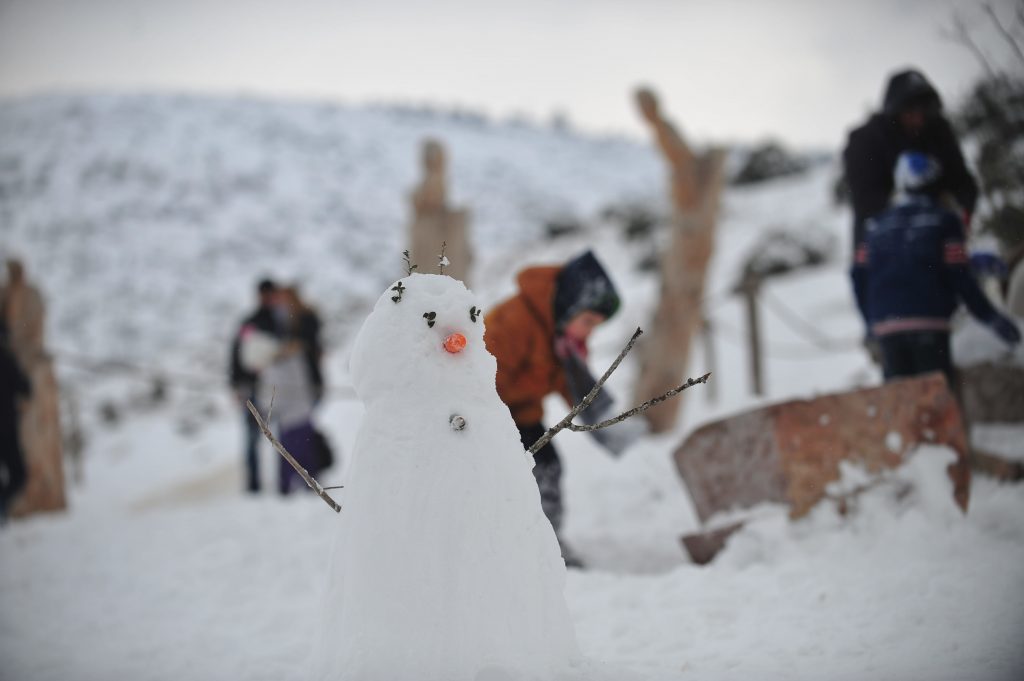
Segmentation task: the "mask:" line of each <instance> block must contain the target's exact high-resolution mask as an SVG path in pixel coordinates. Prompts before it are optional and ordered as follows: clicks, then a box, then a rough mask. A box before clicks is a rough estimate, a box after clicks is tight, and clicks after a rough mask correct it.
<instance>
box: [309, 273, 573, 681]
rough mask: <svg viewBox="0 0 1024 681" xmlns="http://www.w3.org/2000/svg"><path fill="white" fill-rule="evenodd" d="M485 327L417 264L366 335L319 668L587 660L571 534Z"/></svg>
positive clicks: (512, 674) (425, 669)
mask: <svg viewBox="0 0 1024 681" xmlns="http://www.w3.org/2000/svg"><path fill="white" fill-rule="evenodd" d="M483 331H484V330H483V319H482V315H481V311H480V309H479V307H478V306H477V304H476V302H475V301H474V300H473V296H472V294H471V293H470V292H469V291H468V290H467V289H466V288H465V287H464V286H463V285H462V283H461V282H459V281H456V280H454V279H452V278H450V277H446V276H441V275H431V274H411V275H410V276H408V277H406V278H404V279H402V280H401V281H399V282H397V283H396V284H395V285H394V286H393V287H392V288H391V289H389V290H388V291H387V292H385V294H384V295H383V296H381V298H380V300H378V301H377V304H376V306H375V307H374V309H373V311H372V312H371V313H370V316H369V317H368V318H367V320H366V322H365V324H364V325H363V327H362V329H361V330H360V332H359V334H358V336H357V338H356V340H355V343H354V345H353V349H352V355H351V361H350V371H351V376H352V383H353V387H354V388H355V390H356V392H357V393H358V395H359V397H360V399H361V400H362V401H363V403H364V406H365V408H366V412H365V415H364V417H363V420H362V423H361V424H360V428H359V433H358V435H357V437H356V442H355V446H354V448H353V453H352V459H351V462H350V464H349V467H348V469H347V470H346V480H345V497H344V500H343V501H344V507H345V510H344V512H342V513H341V514H340V515H339V516H338V517H337V522H338V525H337V532H338V539H337V543H336V548H335V554H334V560H333V561H332V567H331V587H330V590H329V592H328V594H327V598H326V600H325V603H326V607H327V608H328V620H327V622H326V623H325V624H326V626H325V627H323V631H324V640H323V644H322V645H321V646H320V649H319V651H318V652H317V655H316V663H317V673H318V676H317V678H324V679H369V678H382V679H383V678H386V679H392V680H394V681H401V680H403V679H409V680H411V679H417V680H422V679H428V678H429V679H435V678H436V679H442V678H443V679H446V680H447V681H475V680H476V679H479V678H544V679H548V678H556V677H559V676H560V675H561V674H563V673H564V672H566V670H567V669H568V668H569V667H570V665H571V662H572V661H573V660H574V659H575V658H577V657H578V655H579V653H578V649H577V647H576V641H575V633H574V631H573V627H572V622H571V620H570V619H569V615H568V611H567V608H566V605H565V596H564V585H565V566H564V563H563V562H562V558H561V554H560V551H559V548H558V542H557V540H556V539H555V535H554V532H553V530H552V529H551V524H550V523H549V522H548V521H547V519H546V518H545V517H544V514H543V512H542V511H541V506H540V497H539V494H538V491H537V484H536V482H535V480H534V478H533V474H532V471H531V469H532V466H533V461H532V459H531V458H530V457H529V456H528V455H527V454H526V453H525V452H524V451H523V447H522V444H521V443H520V440H519V431H518V430H517V429H516V427H515V424H514V423H513V421H512V417H511V415H510V414H509V411H508V408H507V407H506V406H505V405H504V404H503V403H502V402H501V400H500V398H499V397H498V395H497V392H496V390H495V387H494V375H495V370H496V364H495V360H494V358H493V357H492V356H491V355H490V354H489V353H488V352H487V350H486V348H485V346H484V340H483ZM470 422H472V427H469V425H468V424H469V423H470Z"/></svg>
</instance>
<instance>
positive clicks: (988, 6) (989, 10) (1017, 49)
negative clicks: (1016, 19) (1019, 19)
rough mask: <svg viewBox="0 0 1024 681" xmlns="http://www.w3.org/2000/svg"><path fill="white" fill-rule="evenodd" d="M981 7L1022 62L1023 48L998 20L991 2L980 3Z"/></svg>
mask: <svg viewBox="0 0 1024 681" xmlns="http://www.w3.org/2000/svg"><path fill="white" fill-rule="evenodd" d="M982 8H983V9H984V10H985V13H986V14H988V16H989V18H990V19H991V20H992V23H993V25H995V27H996V30H997V31H999V33H1000V34H1001V35H1002V36H1003V38H1004V39H1005V40H1006V42H1007V43H1009V45H1010V47H1011V48H1013V51H1014V52H1016V53H1017V58H1018V59H1020V60H1021V61H1022V62H1024V48H1022V47H1021V46H1020V43H1018V42H1017V39H1016V38H1015V37H1014V36H1013V34H1012V33H1010V30H1009V29H1008V28H1007V27H1006V26H1005V25H1004V24H1003V22H1002V21H1000V19H999V15H998V14H996V11H995V9H994V8H993V7H992V3H989V2H986V3H985V4H984V5H982Z"/></svg>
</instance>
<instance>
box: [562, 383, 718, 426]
mask: <svg viewBox="0 0 1024 681" xmlns="http://www.w3.org/2000/svg"><path fill="white" fill-rule="evenodd" d="M709 378H711V372H710V371H709V372H708V373H706V374H704V375H703V376H701V377H700V378H688V379H686V382H685V383H683V384H682V385H681V386H679V387H678V388H672V390H669V391H668V392H666V393H665V394H663V395H659V396H658V397H652V398H651V399H649V400H647V401H646V402H644V403H643V404H640V405H637V406H635V407H633V408H632V409H630V410H629V411H624V412H622V413H621V414H619V415H618V416H616V417H615V418H610V419H607V420H605V421H601V422H600V423H595V424H593V425H583V426H578V425H576V424H575V423H569V424H568V425H566V428H568V429H569V430H571V431H573V432H574V433H587V432H590V431H592V430H600V429H601V428H607V427H609V426H614V425H615V424H616V423H621V422H623V421H625V420H626V419H628V418H630V417H631V416H636V415H637V414H642V413H644V412H645V411H647V410H648V409H650V408H651V407H653V406H654V405H656V404H659V403H661V402H664V401H665V400H667V399H669V398H671V397H675V396H676V395H678V394H679V393H681V392H683V391H684V390H686V389H687V388H692V387H693V386H695V385H697V384H698V383H707V382H708V379H709Z"/></svg>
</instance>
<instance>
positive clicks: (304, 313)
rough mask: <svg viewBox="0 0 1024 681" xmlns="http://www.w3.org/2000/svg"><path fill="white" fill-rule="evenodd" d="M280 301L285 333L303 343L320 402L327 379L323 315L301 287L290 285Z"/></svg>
mask: <svg viewBox="0 0 1024 681" xmlns="http://www.w3.org/2000/svg"><path fill="white" fill-rule="evenodd" d="M280 299H281V300H280V302H281V304H282V306H283V308H282V309H283V310H284V311H285V312H284V314H285V316H286V318H285V319H283V320H282V328H283V330H284V331H285V335H286V336H288V337H290V338H291V339H293V340H296V341H298V342H299V343H300V345H301V347H302V356H303V358H304V360H305V363H306V371H307V374H308V377H309V381H310V384H311V385H312V387H313V393H314V398H315V401H316V402H319V401H320V400H321V398H322V397H323V393H324V378H323V370H322V368H321V361H322V359H323V346H322V344H321V342H320V329H321V326H322V323H321V322H320V315H319V314H317V312H316V310H315V309H313V308H312V307H310V306H309V305H308V304H307V303H306V302H305V301H303V300H302V298H301V297H300V296H299V291H298V288H296V287H295V286H287V287H284V288H282V289H281V291H280Z"/></svg>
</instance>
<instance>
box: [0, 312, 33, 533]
mask: <svg viewBox="0 0 1024 681" xmlns="http://www.w3.org/2000/svg"><path fill="white" fill-rule="evenodd" d="M31 391H32V387H31V385H30V384H29V380H28V377H27V376H25V372H24V371H22V370H21V367H20V366H19V365H18V362H17V360H16V359H15V358H14V354H13V353H12V352H11V349H10V348H9V347H8V344H7V327H6V326H4V325H3V323H0V522H2V521H3V520H4V519H5V518H6V517H7V509H8V507H9V506H10V504H11V501H13V500H14V498H15V497H16V496H17V495H18V493H19V492H21V489H22V488H23V487H24V486H25V481H26V474H25V455H24V452H22V449H21V438H20V437H19V433H18V423H19V421H20V420H21V414H20V413H19V411H18V400H19V399H24V398H27V397H28V396H29V395H30V393H31Z"/></svg>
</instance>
